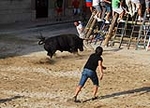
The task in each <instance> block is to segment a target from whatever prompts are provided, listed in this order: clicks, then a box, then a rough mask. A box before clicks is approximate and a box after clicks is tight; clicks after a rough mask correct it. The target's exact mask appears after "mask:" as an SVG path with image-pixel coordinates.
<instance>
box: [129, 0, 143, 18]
mask: <svg viewBox="0 0 150 108" xmlns="http://www.w3.org/2000/svg"><path fill="white" fill-rule="evenodd" d="M142 3H143V2H140V0H131V4H132V8H133V13H135V12H138V20H139V21H141V20H143V18H142Z"/></svg>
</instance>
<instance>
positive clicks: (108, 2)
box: [104, 0, 111, 23]
mask: <svg viewBox="0 0 150 108" xmlns="http://www.w3.org/2000/svg"><path fill="white" fill-rule="evenodd" d="M104 3H105V7H106V12H107V13H106V17H105V20H106V21H105V23H110V21H109V19H110V15H111V0H104Z"/></svg>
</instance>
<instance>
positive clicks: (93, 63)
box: [73, 46, 106, 102]
mask: <svg viewBox="0 0 150 108" xmlns="http://www.w3.org/2000/svg"><path fill="white" fill-rule="evenodd" d="M102 53H103V48H102V47H100V46H99V47H97V48H96V50H95V53H93V54H91V55H90V57H89V59H88V60H87V62H86V64H85V66H84V69H83V72H82V76H81V79H80V82H79V85H78V86H77V88H76V91H75V96H74V97H73V99H74V102H78V100H77V95H78V94H79V92H80V91H81V89H82V87H83V86H84V84H85V82H86V81H87V79H88V78H90V79H91V80H92V82H93V85H94V91H93V98H92V100H94V99H97V96H96V94H97V91H98V86H99V80H98V76H97V73H96V69H97V67H98V69H99V72H100V76H99V78H100V80H102V78H103V69H106V67H103V65H102V62H103V59H102V57H101V55H102Z"/></svg>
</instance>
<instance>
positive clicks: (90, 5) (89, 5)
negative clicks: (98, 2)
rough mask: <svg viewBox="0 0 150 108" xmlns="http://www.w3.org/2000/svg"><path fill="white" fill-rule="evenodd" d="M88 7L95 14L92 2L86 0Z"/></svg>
mask: <svg viewBox="0 0 150 108" xmlns="http://www.w3.org/2000/svg"><path fill="white" fill-rule="evenodd" d="M86 7H88V8H90V11H91V12H93V8H92V0H86Z"/></svg>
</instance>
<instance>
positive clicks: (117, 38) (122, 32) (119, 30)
mask: <svg viewBox="0 0 150 108" xmlns="http://www.w3.org/2000/svg"><path fill="white" fill-rule="evenodd" d="M128 20H129V14H128V15H127V16H126V21H125V22H118V24H117V27H116V31H115V34H114V37H113V42H112V44H113V45H114V44H115V43H119V48H121V46H122V44H125V43H126V44H128V40H129V33H130V32H131V29H130V27H129V26H131V25H130V24H128Z"/></svg>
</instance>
